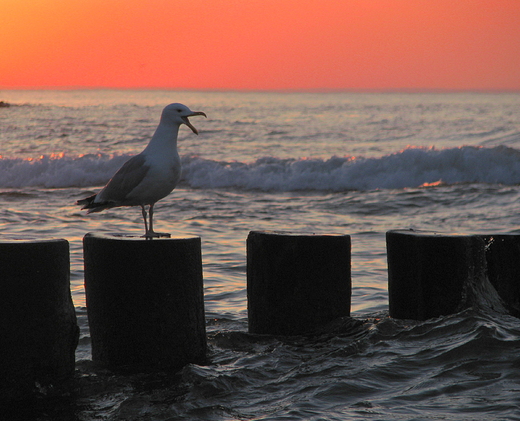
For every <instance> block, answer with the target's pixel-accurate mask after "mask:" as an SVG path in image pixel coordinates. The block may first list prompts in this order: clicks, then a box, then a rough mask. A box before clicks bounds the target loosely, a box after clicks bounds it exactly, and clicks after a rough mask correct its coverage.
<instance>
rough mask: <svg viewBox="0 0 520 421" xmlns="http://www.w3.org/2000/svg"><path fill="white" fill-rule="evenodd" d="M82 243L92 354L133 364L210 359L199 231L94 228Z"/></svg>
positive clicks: (166, 365) (116, 364) (136, 367)
mask: <svg viewBox="0 0 520 421" xmlns="http://www.w3.org/2000/svg"><path fill="white" fill-rule="evenodd" d="M83 246H84V256H85V292H86V301H87V312H88V320H89V326H90V334H91V339H92V359H93V361H96V362H99V363H101V364H103V365H105V366H107V367H109V368H114V369H122V370H130V371H143V370H144V371H146V370H177V369H179V368H182V367H183V366H184V365H186V364H189V363H198V364H200V363H204V362H205V361H206V327H205V319H204V292H203V280H202V256H201V241H200V238H199V237H194V238H178V239H173V238H160V239H153V240H150V239H144V238H140V237H129V236H116V235H101V234H87V235H86V236H85V237H84V239H83Z"/></svg>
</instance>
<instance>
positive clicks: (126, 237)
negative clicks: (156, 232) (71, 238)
mask: <svg viewBox="0 0 520 421" xmlns="http://www.w3.org/2000/svg"><path fill="white" fill-rule="evenodd" d="M86 237H94V238H99V239H105V240H120V241H155V242H157V241H172V240H173V241H175V240H190V239H200V237H198V236H196V235H194V236H190V237H186V236H174V237H158V238H149V237H143V236H140V235H137V234H122V233H99V232H89V233H87V234H85V238H86Z"/></svg>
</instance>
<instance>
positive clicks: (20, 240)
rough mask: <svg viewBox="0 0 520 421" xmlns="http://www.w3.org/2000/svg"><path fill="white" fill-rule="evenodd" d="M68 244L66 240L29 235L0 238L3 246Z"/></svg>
mask: <svg viewBox="0 0 520 421" xmlns="http://www.w3.org/2000/svg"><path fill="white" fill-rule="evenodd" d="M61 242H68V241H67V240H65V239H64V238H38V237H34V236H28V235H12V236H4V235H2V236H1V237H0V243H1V244H26V243H61Z"/></svg>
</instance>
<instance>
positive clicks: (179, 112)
mask: <svg viewBox="0 0 520 421" xmlns="http://www.w3.org/2000/svg"><path fill="white" fill-rule="evenodd" d="M196 115H203V116H204V117H206V114H204V113H203V112H202V111H191V110H190V109H189V108H188V107H186V105H183V104H170V105H167V106H166V107H164V110H163V112H162V115H161V123H167V124H177V125H178V126H180V125H181V124H186V126H188V127H189V128H190V129H191V130H192V132H193V133H195V134H199V132H198V130H197V129H196V128H195V127H193V125H192V124H191V123H190V120H189V119H188V117H193V116H196Z"/></svg>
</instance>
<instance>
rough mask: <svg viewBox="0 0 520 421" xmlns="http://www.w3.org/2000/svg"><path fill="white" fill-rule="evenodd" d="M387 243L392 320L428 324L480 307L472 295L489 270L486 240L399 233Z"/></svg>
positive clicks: (468, 237) (432, 234)
mask: <svg viewBox="0 0 520 421" xmlns="http://www.w3.org/2000/svg"><path fill="white" fill-rule="evenodd" d="M386 243H387V257H388V295H389V308H390V316H391V317H394V318H397V319H414V320H426V319H429V318H433V317H438V316H443V315H448V314H453V313H456V312H457V311H460V310H461V309H462V308H461V306H462V305H463V304H468V305H471V304H474V303H475V301H474V300H473V298H472V297H469V295H471V294H473V292H476V291H477V289H478V286H477V284H476V283H478V282H480V283H482V282H483V280H484V279H485V270H486V260H485V256H484V241H483V240H482V239H481V238H479V237H478V236H473V235H471V236H464V235H445V234H444V235H443V234H437V233H432V232H424V231H413V230H398V231H388V232H387V234H386ZM476 299H478V297H476ZM468 300H473V301H472V302H469V301H468Z"/></svg>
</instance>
